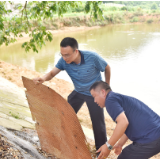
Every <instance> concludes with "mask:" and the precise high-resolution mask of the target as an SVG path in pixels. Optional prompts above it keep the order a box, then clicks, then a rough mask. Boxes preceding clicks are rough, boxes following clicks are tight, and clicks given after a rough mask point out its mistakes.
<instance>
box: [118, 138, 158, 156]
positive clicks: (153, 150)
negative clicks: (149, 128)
mask: <svg viewBox="0 0 160 160" xmlns="http://www.w3.org/2000/svg"><path fill="white" fill-rule="evenodd" d="M159 152H160V138H158V139H157V140H155V141H153V142H151V143H147V144H139V143H132V144H130V145H129V146H127V147H126V148H124V149H123V150H122V153H121V154H120V155H119V156H118V159H148V158H151V157H152V156H154V155H156V154H158V153H159Z"/></svg>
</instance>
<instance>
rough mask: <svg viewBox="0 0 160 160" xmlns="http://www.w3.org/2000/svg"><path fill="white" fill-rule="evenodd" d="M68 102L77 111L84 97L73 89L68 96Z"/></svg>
mask: <svg viewBox="0 0 160 160" xmlns="http://www.w3.org/2000/svg"><path fill="white" fill-rule="evenodd" d="M68 103H69V104H70V105H71V106H72V108H73V109H74V111H75V112H76V114H77V112H78V111H79V109H80V108H81V107H82V105H83V103H84V98H83V97H82V96H81V94H80V93H78V92H76V91H75V90H74V91H73V92H72V93H71V94H70V95H69V96H68Z"/></svg>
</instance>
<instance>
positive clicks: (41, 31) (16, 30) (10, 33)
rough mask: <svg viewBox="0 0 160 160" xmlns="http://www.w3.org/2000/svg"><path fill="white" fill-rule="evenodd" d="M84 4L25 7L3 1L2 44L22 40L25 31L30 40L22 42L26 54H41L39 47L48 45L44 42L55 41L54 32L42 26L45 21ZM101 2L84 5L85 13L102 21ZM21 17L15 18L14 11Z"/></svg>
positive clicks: (42, 3)
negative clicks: (35, 24) (12, 8)
mask: <svg viewBox="0 0 160 160" xmlns="http://www.w3.org/2000/svg"><path fill="white" fill-rule="evenodd" d="M7 3H10V5H12V6H14V10H10V9H6V4H7ZM82 3H83V2H81V1H29V2H27V1H25V4H24V5H22V4H21V3H19V4H14V2H5V1H0V45H2V44H5V45H8V44H9V43H13V42H15V41H16V38H18V37H23V35H22V34H21V33H22V32H25V33H26V34H28V35H29V37H30V38H31V39H30V41H29V42H25V43H23V45H22V47H23V48H25V51H29V50H30V49H32V50H33V51H34V52H38V48H41V47H42V46H43V45H45V41H52V39H53V36H52V34H51V32H49V31H47V30H46V27H45V26H44V25H42V23H40V22H41V21H42V20H46V19H52V17H53V16H54V15H55V14H57V15H58V16H59V17H62V16H63V14H64V13H66V12H67V11H68V10H72V9H74V8H77V7H78V6H79V5H81V4H82ZM101 3H102V2H100V1H87V2H86V3H85V7H84V10H85V13H90V14H91V17H93V18H95V19H97V18H101V19H102V18H103V16H102V9H101V8H100V4H101ZM15 10H16V11H17V13H18V14H16V15H14V11H15ZM31 20H34V21H37V23H38V26H37V27H33V26H32V23H31Z"/></svg>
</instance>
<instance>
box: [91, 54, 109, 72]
mask: <svg viewBox="0 0 160 160" xmlns="http://www.w3.org/2000/svg"><path fill="white" fill-rule="evenodd" d="M94 62H95V67H96V68H97V69H98V70H100V71H101V72H104V71H105V68H106V66H107V62H106V61H105V60H104V59H103V58H102V57H101V56H99V55H98V54H97V53H96V54H95V59H94Z"/></svg>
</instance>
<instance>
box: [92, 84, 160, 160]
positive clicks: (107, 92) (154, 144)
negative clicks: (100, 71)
mask: <svg viewBox="0 0 160 160" xmlns="http://www.w3.org/2000/svg"><path fill="white" fill-rule="evenodd" d="M90 92H91V94H92V96H93V98H94V101H95V102H96V103H97V104H98V105H99V106H100V107H101V108H103V107H106V109H107V112H108V113H109V115H110V116H111V118H112V119H113V121H115V122H116V123H117V125H116V128H115V130H114V132H113V135H112V136H111V138H110V139H109V141H107V142H106V143H105V144H104V145H102V147H100V148H99V149H98V151H97V152H101V153H100V155H99V156H98V158H106V157H108V155H109V153H110V151H111V150H112V149H115V153H116V154H117V155H119V156H118V159H147V158H150V157H152V156H153V155H155V154H157V153H159V152H160V116H159V115H157V114H156V113H155V112H154V111H153V110H152V109H150V108H149V107H148V106H147V105H146V104H144V103H143V102H141V101H139V100H138V99H136V98H133V97H129V96H126V95H122V94H119V93H115V92H112V91H111V88H110V86H109V85H108V84H107V83H106V82H103V81H98V82H95V83H94V84H93V85H92V86H91V88H90ZM128 139H130V140H131V141H133V143H132V144H130V145H128V146H127V147H126V148H124V149H123V150H122V147H123V145H124V144H125V143H126V141H127V140H128Z"/></svg>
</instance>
